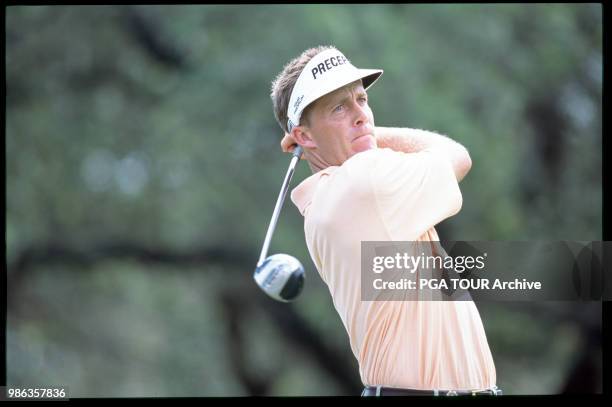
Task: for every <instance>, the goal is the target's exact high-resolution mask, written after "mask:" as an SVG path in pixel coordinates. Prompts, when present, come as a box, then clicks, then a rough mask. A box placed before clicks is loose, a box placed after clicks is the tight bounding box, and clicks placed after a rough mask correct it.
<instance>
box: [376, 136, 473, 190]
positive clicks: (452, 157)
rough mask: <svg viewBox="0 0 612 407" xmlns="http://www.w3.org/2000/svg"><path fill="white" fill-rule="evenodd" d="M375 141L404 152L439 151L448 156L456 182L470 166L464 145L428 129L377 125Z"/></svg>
mask: <svg viewBox="0 0 612 407" xmlns="http://www.w3.org/2000/svg"><path fill="white" fill-rule="evenodd" d="M376 143H377V145H378V147H381V148H385V147H387V148H390V149H391V150H394V151H402V152H404V153H417V152H419V151H422V150H431V151H439V152H441V153H443V154H444V155H446V156H447V157H448V159H449V161H450V163H451V165H452V167H453V170H454V171H455V177H456V178H457V182H459V181H461V180H462V179H463V177H465V175H466V174H467V173H468V171H470V168H471V167H472V159H471V158H470V154H469V153H468V151H467V150H466V148H465V147H463V146H462V145H461V144H459V143H457V142H456V141H454V140H451V139H450V138H448V137H445V136H441V135H440V134H436V133H432V132H430V131H425V130H418V129H409V128H397V127H378V126H377V127H376Z"/></svg>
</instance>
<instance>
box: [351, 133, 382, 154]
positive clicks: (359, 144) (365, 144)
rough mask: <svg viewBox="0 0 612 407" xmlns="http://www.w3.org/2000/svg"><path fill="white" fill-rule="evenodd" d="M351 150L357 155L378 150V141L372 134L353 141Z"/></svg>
mask: <svg viewBox="0 0 612 407" xmlns="http://www.w3.org/2000/svg"><path fill="white" fill-rule="evenodd" d="M351 148H352V150H353V152H354V153H355V154H357V153H361V152H363V151H368V150H371V149H373V148H376V139H375V138H374V136H372V135H370V134H368V135H367V136H361V137H359V138H357V139H355V140H353V142H352V143H351Z"/></svg>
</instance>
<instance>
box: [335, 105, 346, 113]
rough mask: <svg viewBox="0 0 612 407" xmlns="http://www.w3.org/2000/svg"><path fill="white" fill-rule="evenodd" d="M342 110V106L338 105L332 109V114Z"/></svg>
mask: <svg viewBox="0 0 612 407" xmlns="http://www.w3.org/2000/svg"><path fill="white" fill-rule="evenodd" d="M343 108H344V105H338V106H336V107H334V112H339V111H341V110H342V109H343Z"/></svg>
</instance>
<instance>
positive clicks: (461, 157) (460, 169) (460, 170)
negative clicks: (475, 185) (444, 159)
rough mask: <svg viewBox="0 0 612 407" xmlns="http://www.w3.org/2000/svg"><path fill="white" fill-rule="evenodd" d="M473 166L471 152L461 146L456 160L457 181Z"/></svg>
mask: <svg viewBox="0 0 612 407" xmlns="http://www.w3.org/2000/svg"><path fill="white" fill-rule="evenodd" d="M471 168H472V158H471V157H470V153H469V152H468V151H467V149H466V148H465V147H463V146H462V147H461V152H460V153H458V154H457V159H456V161H455V176H456V177H457V182H459V181H461V180H462V179H463V178H464V177H465V176H466V175H467V173H468V172H470V169H471Z"/></svg>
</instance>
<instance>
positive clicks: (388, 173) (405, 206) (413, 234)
mask: <svg viewBox="0 0 612 407" xmlns="http://www.w3.org/2000/svg"><path fill="white" fill-rule="evenodd" d="M382 150H383V151H381V152H380V153H381V154H379V155H378V157H377V160H375V162H374V163H373V164H374V165H373V167H372V171H370V172H369V174H370V177H369V178H370V182H371V185H370V188H371V190H372V192H373V194H374V198H375V200H376V205H377V207H378V210H379V213H380V216H381V218H382V221H383V223H384V226H385V228H386V229H387V231H388V233H389V235H390V238H391V239H392V240H404V241H415V240H418V238H419V237H420V236H422V235H423V234H424V233H425V232H427V231H428V230H429V229H431V228H432V227H434V226H435V225H437V224H438V223H440V222H441V221H443V220H444V219H446V218H448V217H450V216H453V215H455V214H456V213H457V212H459V210H460V209H461V204H462V197H461V191H460V190H459V185H458V183H457V178H456V177H455V173H454V171H453V168H452V165H451V163H450V161H449V160H448V159H447V158H446V157H445V156H444V155H443V154H442V153H438V152H435V151H429V150H424V151H421V152H418V153H403V152H397V151H393V150H391V149H388V148H386V149H382Z"/></svg>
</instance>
